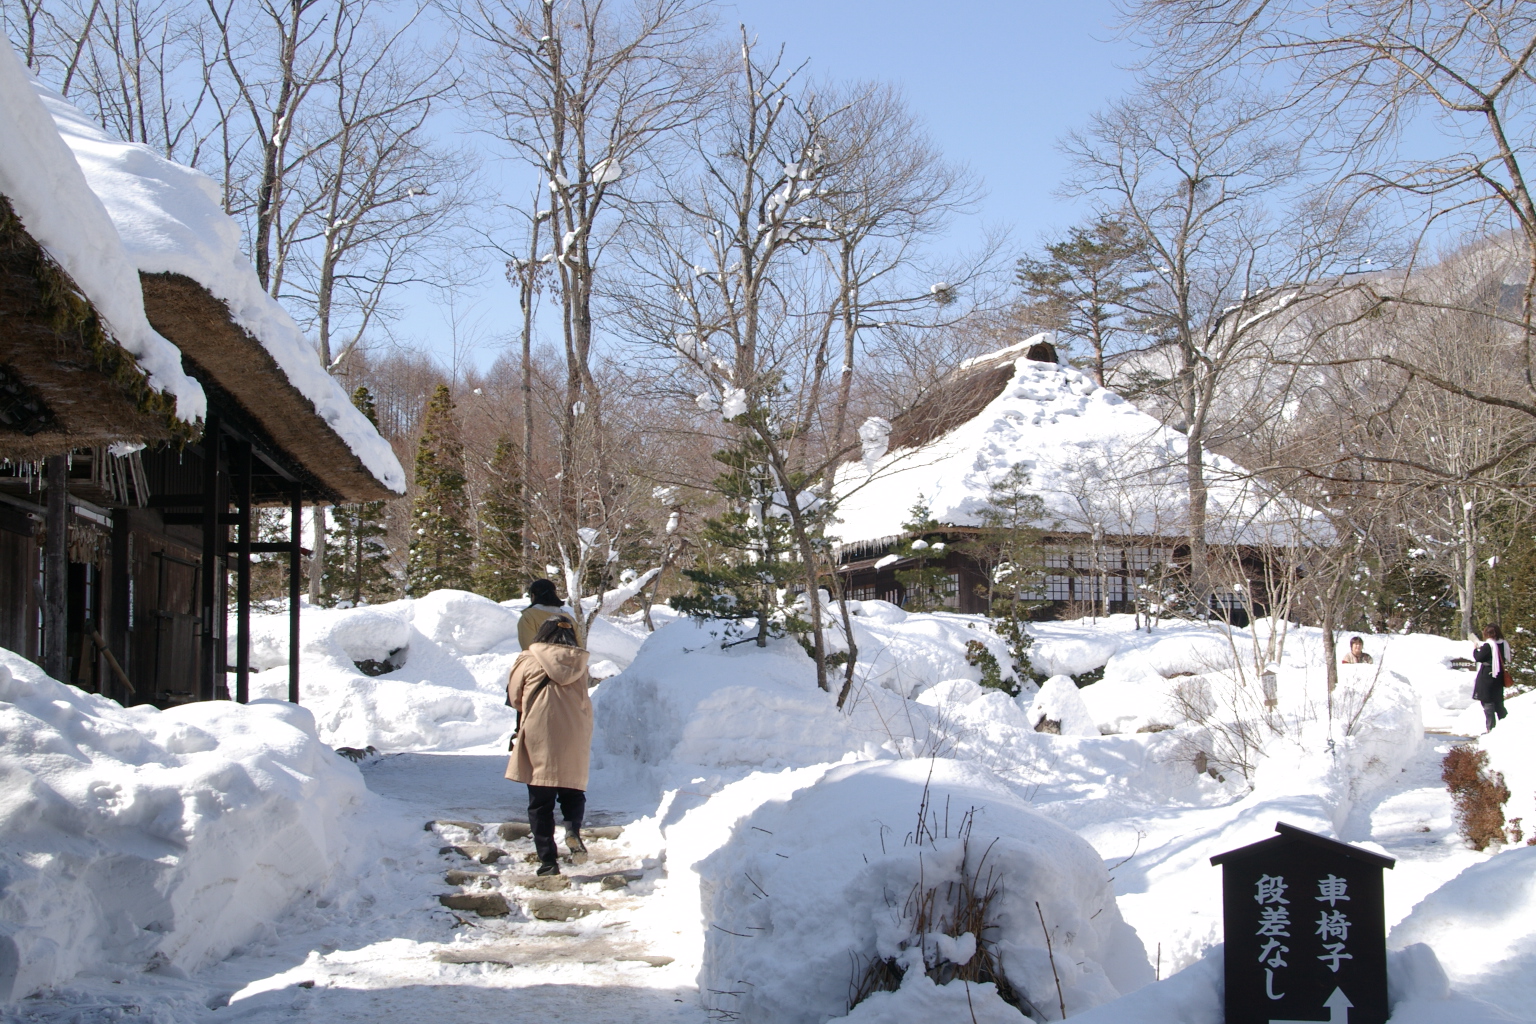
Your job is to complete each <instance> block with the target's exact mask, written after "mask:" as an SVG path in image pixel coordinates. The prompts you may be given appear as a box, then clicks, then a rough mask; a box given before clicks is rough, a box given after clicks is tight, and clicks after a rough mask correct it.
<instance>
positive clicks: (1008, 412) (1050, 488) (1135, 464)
mask: <svg viewBox="0 0 1536 1024" xmlns="http://www.w3.org/2000/svg"><path fill="white" fill-rule="evenodd" d="M1034 340H1037V339H1031V341H1032V342H1033V341H1034ZM986 361H989V362H991V363H993V364H994V365H998V366H999V367H1006V366H1007V365H1008V364H1009V363H1011V364H1012V368H1013V376H1012V378H1011V379H1010V380H1009V382H1008V383H1007V385H1005V386H1004V387H1003V390H1002V392H1001V393H1000V394H999V395H998V396H997V397H996V398H995V399H993V400H992V402H991V403H989V404H988V405H987V406H986V407H985V408H984V409H983V410H982V411H981V412H979V413H978V414H977V415H976V416H975V417H973V418H972V419H970V420H968V421H967V422H965V423H962V424H960V425H958V426H956V427H955V428H954V429H953V430H951V431H950V432H949V433H948V434H945V435H944V436H942V437H940V438H938V439H937V440H934V441H931V442H929V443H928V444H925V445H923V446H921V447H919V448H915V449H914V448H907V449H898V450H896V451H891V452H888V453H886V454H885V455H883V456H882V457H880V458H879V459H876V460H873V462H872V463H870V464H866V462H864V461H862V460H856V461H851V462H847V463H844V464H843V465H842V466H840V467H839V468H838V471H837V481H836V487H835V491H836V494H837V496H838V499H839V503H838V516H839V518H840V520H841V525H839V526H838V527H836V528H835V533H836V534H837V536H838V537H839V539H841V540H842V541H843V542H845V543H851V542H855V541H863V540H874V539H877V538H880V537H892V536H896V535H898V534H900V533H901V532H902V523H903V522H904V521H905V520H906V518H907V515H908V510H909V509H910V508H911V506H912V496H913V495H915V494H922V495H923V497H924V498H925V499H926V500H927V501H928V502H929V505H930V508H931V510H932V513H933V518H935V519H937V520H938V521H939V522H941V523H948V524H952V525H956V526H977V525H980V521H979V519H978V513H979V512H980V510H981V509H982V508H983V507H984V506H985V504H986V495H987V490H988V488H989V487H990V486H991V484H992V483H993V482H995V481H996V480H998V479H999V478H1001V477H1002V476H1003V475H1004V474H1006V473H1007V472H1008V471H1009V470H1010V469H1011V468H1013V467H1014V466H1015V465H1019V464H1023V465H1024V466H1026V467H1028V469H1029V472H1030V479H1031V490H1033V491H1034V492H1035V493H1038V494H1039V495H1040V497H1041V498H1042V499H1043V500H1044V501H1045V504H1046V508H1047V512H1048V518H1049V519H1051V520H1059V521H1061V522H1062V523H1063V524H1065V525H1067V526H1068V527H1071V528H1076V529H1080V530H1081V531H1082V532H1083V533H1087V532H1088V531H1089V529H1090V525H1097V526H1100V527H1102V529H1103V530H1104V531H1105V532H1106V533H1109V534H1113V535H1120V536H1142V537H1148V536H1176V535H1177V534H1178V530H1179V529H1180V528H1181V527H1180V525H1179V524H1181V523H1182V522H1183V521H1184V518H1185V511H1184V509H1185V507H1186V505H1187V502H1188V489H1187V486H1186V483H1185V467H1184V449H1185V438H1184V435H1183V434H1180V433H1179V432H1178V431H1176V430H1174V429H1172V428H1170V427H1165V426H1163V425H1162V424H1161V423H1159V422H1158V421H1157V419H1155V418H1154V417H1152V416H1149V415H1148V414H1146V413H1144V412H1142V411H1141V410H1140V409H1137V408H1136V407H1135V406H1134V405H1132V404H1131V403H1129V402H1127V401H1126V400H1125V399H1123V398H1121V397H1120V396H1119V395H1116V394H1114V393H1113V392H1111V391H1107V390H1105V389H1104V388H1101V387H1099V386H1098V385H1096V384H1095V383H1094V382H1093V380H1092V379H1091V378H1089V377H1088V376H1087V375H1086V374H1084V373H1082V372H1080V371H1078V370H1075V369H1073V368H1071V367H1067V366H1055V365H1050V364H1046V363H1038V362H1034V361H1033V360H1030V359H1028V358H1024V357H1022V356H1021V357H1018V358H1015V357H1014V353H1013V352H1011V351H1005V352H1000V353H995V354H994V355H993V356H991V357H987V360H986ZM978 362H980V361H978ZM1206 474H1207V479H1208V480H1209V481H1210V502H1211V506H1212V507H1211V513H1212V515H1211V522H1212V524H1213V527H1212V534H1213V538H1212V539H1213V540H1216V541H1217V542H1218V543H1233V542H1248V543H1253V542H1259V541H1269V542H1274V543H1282V544H1283V543H1289V542H1293V541H1294V537H1293V536H1292V527H1291V525H1290V524H1291V523H1294V522H1296V521H1298V518H1300V517H1299V516H1298V515H1297V510H1296V509H1294V508H1293V507H1283V508H1282V507H1281V506H1282V504H1283V499H1278V498H1277V497H1276V496H1274V495H1271V494H1268V493H1266V492H1265V491H1264V490H1263V489H1262V488H1261V487H1260V486H1259V485H1257V484H1255V483H1254V482H1253V481H1252V480H1251V479H1249V478H1248V476H1249V475H1248V474H1246V473H1245V472H1244V471H1243V470H1242V468H1241V467H1239V466H1237V465H1236V464H1235V463H1233V462H1232V461H1231V460H1230V459H1225V458H1222V457H1221V456H1217V455H1211V456H1208V458H1207V462H1206Z"/></svg>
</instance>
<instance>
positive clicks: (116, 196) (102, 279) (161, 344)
mask: <svg viewBox="0 0 1536 1024" xmlns="http://www.w3.org/2000/svg"><path fill="white" fill-rule="evenodd" d="M0 49H4V50H5V51H6V52H5V54H4V55H3V57H0V117H3V118H5V121H4V122H0V127H6V128H10V127H11V126H14V130H9V131H0V137H3V138H5V140H6V145H5V146H4V147H0V192H3V193H5V194H6V195H7V196H9V197H10V198H11V199H12V201H13V202H15V203H17V212H18V214H19V215H20V217H21V219H22V221H23V222H24V223H25V224H26V226H27V229H28V231H30V232H31V233H32V235H33V236H34V237H35V238H37V239H38V241H39V242H40V243H42V245H43V246H44V247H45V248H46V249H47V251H48V252H49V254H50V255H52V256H53V258H54V259H55V260H57V261H58V262H59V264H60V265H61V266H62V267H63V268H64V269H65V270H66V271H68V272H69V273H70V275H71V276H72V277H74V279H75V281H76V282H77V284H78V285H79V287H80V288H81V290H82V291H84V292H85V294H86V296H87V297H88V298H89V299H90V301H91V302H92V303H93V304H95V306H96V308H97V309H98V310H99V311H100V313H101V315H102V317H103V318H104V319H105V320H107V321H108V323H109V324H110V326H111V330H112V333H113V335H114V337H115V338H116V339H117V340H118V341H119V342H120V343H121V344H122V345H123V347H124V348H126V349H127V350H128V351H130V352H132V353H133V354H134V355H135V357H137V358H138V360H139V363H140V365H141V366H142V367H143V368H144V369H145V370H146V371H148V372H149V374H150V379H151V382H152V383H153V384H154V385H155V386H156V387H157V388H160V389H162V390H164V391H166V392H168V393H172V394H174V395H175V396H176V398H177V405H178V415H180V416H181V417H182V418H183V419H185V420H189V421H190V420H193V419H197V418H201V417H202V416H203V415H204V411H205V405H204V397H203V392H202V389H201V388H200V387H199V386H198V383H197V381H196V380H194V379H192V377H191V376H189V375H188V372H187V370H193V371H196V370H197V369H198V368H201V370H200V371H199V372H203V373H204V374H205V375H206V376H208V377H210V378H212V379H213V381H214V382H215V383H216V384H217V385H218V388H219V389H221V390H222V391H223V392H224V393H225V394H226V395H227V396H228V397H229V398H230V399H231V400H233V401H234V402H236V403H237V404H238V405H239V406H240V407H241V408H242V410H243V412H244V413H245V414H246V415H247V416H248V417H249V418H250V419H251V420H253V421H255V422H256V423H257V424H259V425H260V427H261V428H262V429H263V430H264V431H265V432H266V433H267V434H268V435H269V436H270V437H271V438H272V440H273V441H274V442H276V443H277V444H278V445H279V446H280V447H282V448H283V449H284V450H285V451H286V452H287V453H288V454H289V455H290V456H292V457H294V458H296V459H297V460H298V461H299V462H300V463H301V464H302V465H303V468H304V469H305V470H306V471H308V472H309V473H310V474H311V475H312V476H313V477H314V478H315V480H316V481H317V482H318V483H319V484H320V485H321V486H322V487H323V488H324V489H325V490H328V491H331V492H334V494H335V495H336V496H337V497H341V498H343V499H348V500H363V499H370V498H379V497H387V496H389V495H391V494H401V493H404V490H405V472H404V470H403V469H402V468H401V466H400V462H399V460H398V459H397V458H396V457H395V454H394V451H393V450H392V449H391V448H390V446H389V443H388V442H387V441H385V440H384V438H383V437H381V436H380V435H379V432H378V431H377V430H376V429H375V428H374V427H373V425H372V424H371V423H369V422H368V419H367V417H365V416H364V415H363V414H362V413H361V412H359V411H358V410H357V409H356V408H354V407H353V405H352V402H351V400H350V398H349V397H348V395H347V392H346V390H345V389H344V388H343V387H342V386H341V384H340V382H338V381H337V380H336V379H335V378H333V377H332V376H331V375H330V374H329V373H327V372H326V368H325V367H324V366H322V365H321V364H320V359H319V356H318V355H317V354H316V352H315V349H314V346H312V345H311V344H310V343H309V341H308V340H307V339H306V338H305V337H304V333H303V331H302V330H301V329H300V328H299V326H298V324H296V323H295V322H294V320H293V318H292V317H291V316H289V314H288V313H287V311H286V310H284V309H283V307H282V306H281V305H279V304H278V303H277V301H276V300H275V299H273V298H272V297H271V296H269V295H268V294H267V293H266V292H265V290H263V289H262V287H261V284H260V282H259V281H258V280H257V278H256V272H255V270H254V268H252V266H251V264H250V261H249V260H247V259H246V257H245V255H244V253H243V252H242V251H241V248H240V227H239V225H238V224H236V223H235V221H234V220H232V219H231V218H230V217H229V216H228V215H227V214H226V213H225V212H224V210H223V207H222V206H221V204H220V193H219V189H218V186H217V185H215V184H214V182H213V181H212V180H211V179H209V178H208V177H207V176H206V175H204V174H202V173H201V172H199V171H196V170H193V169H191V168H188V167H183V166H181V165H180V164H176V163H173V162H172V161H170V160H167V159H165V158H164V157H162V156H160V155H159V154H158V153H156V152H154V151H153V150H151V149H150V148H149V147H147V146H143V145H139V144H137V143H128V142H122V141H121V140H118V139H115V138H113V137H112V136H110V135H108V134H107V133H106V132H104V131H103V130H102V129H101V128H100V127H99V126H97V125H96V124H94V123H93V122H92V121H91V120H90V119H89V118H87V117H86V116H85V115H84V114H83V113H81V112H80V111H79V110H78V109H77V108H76V107H74V106H73V105H71V104H70V103H69V102H68V101H66V100H65V99H63V98H62V97H60V96H59V95H57V94H56V93H53V92H52V91H50V90H48V89H46V88H45V87H43V86H42V85H40V84H39V83H37V82H36V81H35V80H32V79H31V77H30V76H29V75H28V74H27V73H26V71H25V69H24V68H22V66H21V64H20V62H19V61H18V60H17V58H16V56H15V54H14V53H13V52H12V51H11V50H10V48H9V45H3V46H0ZM7 122H8V123H7ZM12 190H14V191H15V192H16V193H18V194H19V195H13V194H12ZM141 288H142V291H141ZM151 325H153V326H151ZM183 357H185V358H187V359H189V360H190V361H191V363H192V364H195V365H191V366H188V368H187V370H184V369H183ZM317 418H318V421H319V422H317V421H316V420H317Z"/></svg>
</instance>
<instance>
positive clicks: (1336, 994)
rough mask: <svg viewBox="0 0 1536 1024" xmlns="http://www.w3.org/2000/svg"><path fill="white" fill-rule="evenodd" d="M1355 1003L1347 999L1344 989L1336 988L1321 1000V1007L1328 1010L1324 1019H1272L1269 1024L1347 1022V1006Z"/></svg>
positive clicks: (1340, 1023)
mask: <svg viewBox="0 0 1536 1024" xmlns="http://www.w3.org/2000/svg"><path fill="white" fill-rule="evenodd" d="M1354 1005H1355V1004H1354V1003H1352V1002H1350V1001H1349V996H1347V995H1345V994H1344V990H1343V989H1341V988H1336V989H1334V990H1333V995H1331V996H1329V997H1328V998H1327V999H1324V1000H1323V1008H1324V1009H1326V1010H1327V1011H1328V1019H1327V1020H1326V1021H1316V1020H1272V1021H1270V1022H1269V1024H1349V1008H1350V1007H1351V1006H1354Z"/></svg>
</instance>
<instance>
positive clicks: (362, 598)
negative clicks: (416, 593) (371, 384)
mask: <svg viewBox="0 0 1536 1024" xmlns="http://www.w3.org/2000/svg"><path fill="white" fill-rule="evenodd" d="M352 404H353V405H355V406H357V408H358V409H360V410H361V411H362V413H363V415H364V416H367V417H368V422H369V423H372V424H373V425H374V426H375V427H377V426H378V425H379V413H378V408H377V406H375V404H374V401H373V394H372V392H370V391H369V390H368V389H367V388H366V387H364V386H362V385H358V387H357V390H355V391H353V392H352ZM331 519H332V521H333V522H334V524H335V525H334V527H333V528H332V533H331V539H330V543H328V544H327V545H326V549H325V554H326V566H325V574H324V576H323V577H322V579H321V585H322V587H323V589H324V592H325V594H326V596H327V598H328V599H329V600H330V601H342V602H346V603H347V604H349V605H351V606H353V607H356V606H357V605H361V604H377V603H379V602H381V601H389V600H393V599H394V597H395V595H396V593H397V584H396V580H395V577H394V574H392V573H391V572H390V571H389V556H390V550H389V545H388V544H386V543H385V540H384V536H385V532H386V531H385V527H384V502H382V501H367V502H363V503H361V504H357V505H337V506H336V507H335V508H334V509H333V510H332V511H331Z"/></svg>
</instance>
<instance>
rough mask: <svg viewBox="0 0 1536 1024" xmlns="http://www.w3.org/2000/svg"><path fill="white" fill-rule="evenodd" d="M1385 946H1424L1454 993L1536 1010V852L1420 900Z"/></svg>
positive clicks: (1490, 864)
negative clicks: (1432, 955)
mask: <svg viewBox="0 0 1536 1024" xmlns="http://www.w3.org/2000/svg"><path fill="white" fill-rule="evenodd" d="M1387 941H1388V945H1390V946H1392V947H1394V948H1402V947H1404V946H1410V945H1412V944H1414V943H1424V944H1425V945H1427V946H1429V947H1430V948H1431V949H1433V950H1434V951H1435V954H1436V955H1437V956H1438V958H1439V961H1440V964H1441V965H1442V966H1443V967H1444V968H1445V973H1446V975H1447V976H1448V977H1449V980H1450V985H1451V987H1452V988H1453V989H1455V990H1457V991H1459V992H1462V993H1464V994H1466V995H1471V996H1475V997H1477V998H1479V999H1482V1000H1485V1001H1487V1002H1491V1003H1494V1004H1495V1005H1497V1006H1500V1007H1502V1008H1503V1009H1505V1010H1508V1011H1510V1012H1521V1011H1524V1012H1526V1013H1528V1012H1529V1009H1530V1007H1532V1006H1536V847H1529V846H1522V847H1518V848H1515V849H1511V850H1505V851H1504V852H1503V853H1500V854H1498V855H1497V856H1494V857H1490V858H1489V859H1488V860H1486V861H1484V862H1483V863H1481V864H1475V865H1473V866H1472V867H1470V868H1467V869H1466V870H1465V871H1463V872H1462V873H1461V874H1459V875H1457V876H1456V877H1455V878H1453V879H1451V880H1450V881H1449V882H1447V883H1445V884H1444V885H1442V886H1441V887H1440V888H1438V889H1436V890H1435V891H1434V892H1432V893H1430V894H1429V895H1428V896H1426V897H1425V898H1424V899H1423V900H1421V901H1420V902H1419V904H1418V906H1416V907H1414V908H1413V910H1412V912H1411V913H1409V915H1408V916H1407V917H1406V918H1404V919H1403V920H1402V921H1400V922H1399V923H1398V925H1397V927H1395V928H1393V929H1392V933H1391V935H1390V936H1388V940H1387ZM1527 1019H1528V1018H1527Z"/></svg>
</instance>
